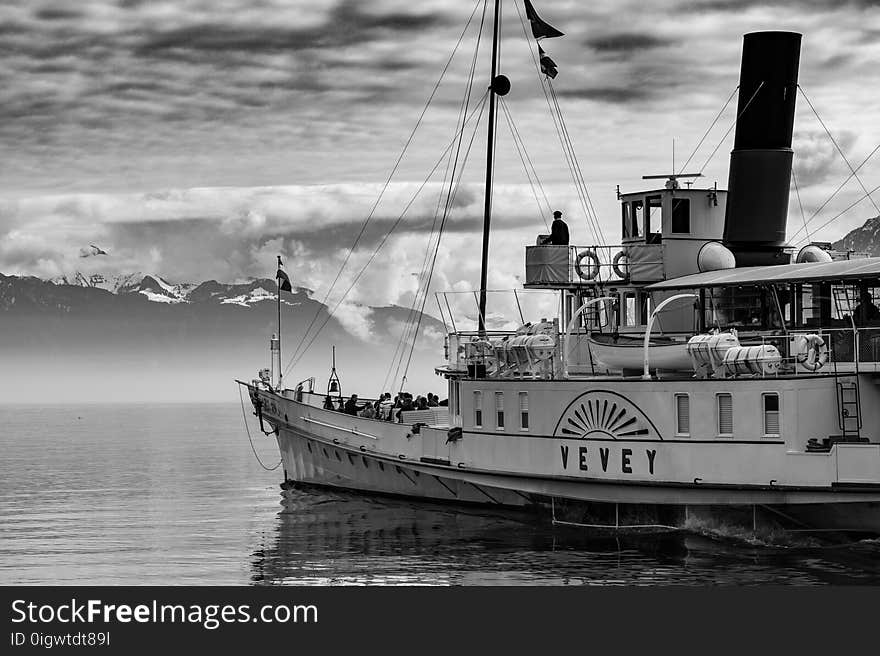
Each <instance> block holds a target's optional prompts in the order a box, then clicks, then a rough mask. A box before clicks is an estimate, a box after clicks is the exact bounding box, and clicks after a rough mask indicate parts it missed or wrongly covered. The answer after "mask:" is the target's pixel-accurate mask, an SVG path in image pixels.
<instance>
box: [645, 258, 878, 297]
mask: <svg viewBox="0 0 880 656" xmlns="http://www.w3.org/2000/svg"><path fill="white" fill-rule="evenodd" d="M861 278H880V257H867V258H860V259H857V260H838V261H836V262H807V263H805V264H780V265H777V266H759V267H737V268H735V269H722V270H721V271H706V272H705V273H695V274H692V275H690V276H682V277H681V278H673V279H671V280H664V281H663V282H658V283H654V284H653V285H648V287H647V288H646V289H648V290H649V291H662V290H666V289H694V288H697V287H724V286H729V285H769V284H784V283H789V282H826V281H827V282H835V281H840V280H858V279H861Z"/></svg>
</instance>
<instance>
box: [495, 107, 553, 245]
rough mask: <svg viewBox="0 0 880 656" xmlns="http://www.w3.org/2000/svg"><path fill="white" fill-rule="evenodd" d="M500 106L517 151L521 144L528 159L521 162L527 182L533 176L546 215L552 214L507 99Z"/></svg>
mask: <svg viewBox="0 0 880 656" xmlns="http://www.w3.org/2000/svg"><path fill="white" fill-rule="evenodd" d="M501 106H502V107H503V109H504V113H505V115H506V116H507V123H508V125H509V126H510V128H511V132H512V133H513V143H514V144H515V145H516V144H517V140H519V145H517V152H519V149H520V145H521V146H522V152H523V154H524V155H525V158H526V160H527V161H528V166H526V162H525V161H524V162H523V167H524V168H525V169H526V177H528V178H529V184H531V178H532V177H534V179H535V184H536V185H537V186H538V189H540V190H541V195H542V196H543V197H544V204H545V205H546V206H547V216H550V214H552V208H551V207H550V201H549V200H548V199H547V193H546V192H545V191H544V185H543V184H541V179H540V178H539V177H538V171H537V170H536V169H535V165H534V164H533V163H532V158H531V157H529V151H528V150H527V149H526V142H525V140H524V139H523V138H522V135H521V134H520V132H519V129H518V128H517V127H516V122H515V121H514V120H513V114H512V113H511V111H510V106H509V105H508V103H507V101H503V102H502V103H501ZM520 159H522V155H520ZM529 168H531V176H529ZM532 193H533V194H534V193H535V192H534V186H533V187H532ZM535 200H538V199H537V195H536V196H535ZM538 210H539V211H543V208H541V203H540V201H538ZM541 218H542V219H543V221H544V226H545V227H546V228H547V231H548V232H549V230H550V226H549V224H548V223H547V218H546V217H545V216H544V215H543V214H542V215H541Z"/></svg>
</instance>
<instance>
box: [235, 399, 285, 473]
mask: <svg viewBox="0 0 880 656" xmlns="http://www.w3.org/2000/svg"><path fill="white" fill-rule="evenodd" d="M236 385H238V384H237V383H236ZM238 399H239V400H240V401H241V418H242V419H244V429H245V431H247V436H248V442H250V443H251V451H253V452H254V458H256V459H257V462H258V463H260V467H262V468H263V469H265V470H266V471H275V470H276V469H278V467H279V466H280V465H281V460H279V461H278V462H277V463H276V465H275V466H274V467H267V466H266V465H264V464H263V461H262V460H260V456H259V454H258V453H257V449H256V447H254V441H253V439H252V438H251V429H250V426H248V423H247V413H246V412H245V410H244V397H243V396H242V395H241V385H238Z"/></svg>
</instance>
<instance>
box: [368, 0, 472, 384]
mask: <svg viewBox="0 0 880 656" xmlns="http://www.w3.org/2000/svg"><path fill="white" fill-rule="evenodd" d="M487 5H488V0H486V1H484V3H483V14H482V16H481V18H480V28H479V30H478V31H477V35H478V38H477V43H476V45H475V47H474V56H473V58H472V60H471V66H470V72H469V75H468V81H467V85H466V87H465V93H464V94H463V97H462V100H461V105H460V108H459V118H458V121H456V135H457V136H453V141H455V139H456V138H457V139H458V145H457V146H456V149H455V159H454V160H453V158H452V156H451V151H450V157H449V159H447V165H446V171H445V172H444V176H443V187H445V186H446V182H447V175H448V174H449V164H450V162H451V163H452V173H451V175H449V176H448V181H449V190H447V191H446V194H445V195H446V206H445V208H444V215H445V212H446V211H447V209H448V207H449V202H450V198H449V194H450V191H451V190H452V184H453V181H454V179H455V171H456V169H457V167H458V158H459V154H460V153H461V142H462V139H463V137H464V124H463V123H462V126H461V130H459V128H458V123H459V122H461V121H463V120H464V117H465V116H466V115H467V109H468V107H469V106H470V99H471V93H472V92H473V87H474V75H475V73H476V69H477V60H478V57H479V52H480V42H481V40H482V39H481V37H482V34H483V26H484V23H485V18H486V7H487ZM481 115H482V112H481ZM477 125H479V119H477ZM443 187H441V193H440V194H439V196H438V198H437V208H436V210H435V213H434V220H433V222H432V224H431V234H430V235H429V236H428V242H427V244H426V246H425V258H424V261H423V263H422V269H421V271H420V275H419V282H418V285H417V287H416V293H415V295H414V296H413V304H412V307H411V308H410V312H409V314H408V316H407V320H406V323H405V324H404V328H403V330H402V331H401V334H400V340H399V342H398V345H397V347H396V348H395V349H394V355H393V356H392V358H391V362H390V363H389V365H388V373H387V374H386V376H385V380H384V381H383V385H382V387H383V388H384V387H385V385H386V384H387V380H388V377H389V376H390V375H391V368H392V367H394V363H395V361H397V368H396V369H395V373H394V378H392V380H391V382H394V381H395V380H397V373H398V372H399V371H400V365H401V364H402V362H403V354H404V353H405V351H406V344H407V343H408V341H409V339H410V330H411V328H412V326H413V324H414V320H415V317H416V314H415V312H416V306H417V305H418V299H419V291H420V290H421V287H422V283H423V282H424V276H425V273H426V271H427V266H428V261H429V259H430V253H431V242H432V237H433V234H434V226H435V225H436V223H437V217H438V215H439V212H440V204H441V202H442V200H443V196H444V194H443V192H442V188H443ZM441 233H442V223H441V230H440V233H438V236H437V245H436V247H435V248H439V247H440V234H441ZM424 284H425V291H424V294H427V289H428V286H429V285H430V278H429V279H428V280H427V282H425V283H424ZM422 306H423V307H424V303H422ZM416 330H418V329H416ZM398 357H399V358H400V359H399V360H398Z"/></svg>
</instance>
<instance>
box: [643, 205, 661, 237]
mask: <svg viewBox="0 0 880 656" xmlns="http://www.w3.org/2000/svg"><path fill="white" fill-rule="evenodd" d="M662 216H663V199H662V198H661V197H660V196H649V197H648V214H647V216H646V217H645V237H646V238H647V239H646V241H647V242H648V243H649V244H659V243H660V232H661V225H662V221H661V218H662ZM651 226H654V227H655V228H657V230H656V231H652V230H651Z"/></svg>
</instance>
